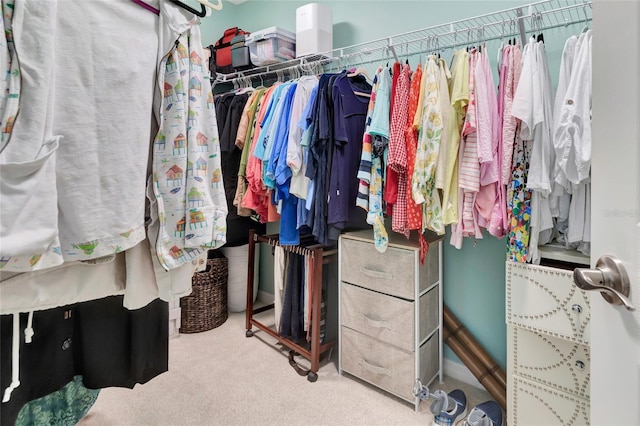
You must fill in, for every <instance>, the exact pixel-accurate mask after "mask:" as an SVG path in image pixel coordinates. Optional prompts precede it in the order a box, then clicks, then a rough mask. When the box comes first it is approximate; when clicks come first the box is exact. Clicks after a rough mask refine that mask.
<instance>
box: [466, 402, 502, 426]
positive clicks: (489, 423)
mask: <svg viewBox="0 0 640 426" xmlns="http://www.w3.org/2000/svg"><path fill="white" fill-rule="evenodd" d="M464 424H465V426H502V408H501V407H500V406H499V405H498V403H497V402H495V401H487V402H483V403H482V404H478V405H476V406H475V407H473V410H471V412H470V413H469V417H467V419H466V420H465V422H464Z"/></svg>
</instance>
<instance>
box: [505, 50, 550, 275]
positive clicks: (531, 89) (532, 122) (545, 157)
mask: <svg viewBox="0 0 640 426" xmlns="http://www.w3.org/2000/svg"><path fill="white" fill-rule="evenodd" d="M527 47H528V50H527V51H526V52H525V58H524V59H523V68H522V75H521V78H520V83H519V84H518V88H517V90H516V95H515V97H514V101H513V109H512V113H513V115H514V116H515V117H517V118H519V119H520V120H521V127H520V137H521V138H522V139H524V140H532V141H533V145H532V147H531V159H530V161H529V171H528V174H527V189H530V190H532V191H533V192H532V194H531V224H530V233H531V234H530V240H529V261H531V262H533V263H535V264H537V263H539V261H540V253H539V250H538V246H539V245H543V244H546V243H548V242H549V241H550V240H551V236H552V231H553V218H552V215H551V204H550V200H549V196H550V195H551V191H552V186H551V182H552V179H551V173H552V172H553V165H554V162H555V152H554V150H553V144H552V140H551V126H552V120H553V104H552V103H553V99H552V92H551V79H550V77H549V68H548V65H547V59H546V52H545V49H544V43H543V42H536V41H535V40H533V39H532V40H531V41H530V42H529V44H528V45H527Z"/></svg>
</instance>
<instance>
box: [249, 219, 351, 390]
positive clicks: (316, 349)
mask: <svg viewBox="0 0 640 426" xmlns="http://www.w3.org/2000/svg"><path fill="white" fill-rule="evenodd" d="M301 240H304V237H301ZM260 243H264V244H268V245H270V246H271V247H282V249H283V250H285V251H287V252H290V253H295V254H298V255H303V256H309V257H311V259H312V260H313V267H312V274H311V276H312V279H311V282H310V287H311V288H312V294H311V320H310V322H309V327H311V342H310V346H311V347H310V349H307V348H305V347H303V346H302V345H300V344H298V343H296V342H294V341H293V340H291V339H289V338H286V337H282V336H280V334H278V332H277V330H274V329H273V328H272V327H270V326H268V325H266V324H264V323H262V322H261V321H260V320H258V319H256V318H255V315H257V314H259V313H262V312H266V311H269V310H271V309H273V308H274V304H273V303H272V304H270V305H267V306H263V307H260V308H255V309H254V307H253V305H254V303H253V285H254V282H253V277H254V261H255V250H256V247H257V246H258V244H260ZM301 243H302V241H301ZM337 254H338V249H337V248H332V247H326V246H323V245H321V244H313V242H312V243H311V244H310V245H303V244H301V245H295V246H294V245H281V244H280V239H279V236H278V235H277V234H273V235H258V234H256V232H255V230H253V229H252V230H250V231H249V258H248V263H249V265H248V266H249V267H248V272H247V311H246V328H247V331H246V336H247V337H252V336H253V334H254V332H253V330H252V328H253V327H254V326H255V327H256V328H258V329H260V330H261V331H264V332H265V333H267V334H268V335H269V336H271V337H273V338H275V339H276V340H277V341H278V343H280V344H282V345H283V346H286V347H287V348H289V349H290V352H289V364H291V366H292V367H294V369H295V370H296V371H297V372H298V374H300V375H301V376H306V377H307V380H309V381H310V382H315V381H316V380H318V369H319V367H320V356H321V355H322V354H323V353H325V352H327V351H329V350H330V349H331V348H332V347H333V346H334V345H335V343H336V340H335V339H333V340H331V341H329V342H325V343H322V342H321V336H320V332H321V330H320V321H321V318H320V317H321V301H322V274H323V271H322V269H323V265H325V264H329V263H334V262H337ZM295 353H297V354H300V355H302V356H303V357H304V358H306V359H308V360H309V362H310V363H311V368H310V369H309V370H303V369H302V368H300V367H299V366H298V365H297V364H296V362H295V360H294V359H293V357H294V354H295Z"/></svg>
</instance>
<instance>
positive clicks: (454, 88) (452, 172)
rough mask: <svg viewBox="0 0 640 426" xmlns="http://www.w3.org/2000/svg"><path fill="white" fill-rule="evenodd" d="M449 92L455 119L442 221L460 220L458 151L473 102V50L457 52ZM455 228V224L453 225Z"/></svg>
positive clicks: (445, 181)
mask: <svg viewBox="0 0 640 426" xmlns="http://www.w3.org/2000/svg"><path fill="white" fill-rule="evenodd" d="M451 62H452V66H451V80H450V81H449V93H450V95H451V111H450V116H451V120H450V122H449V132H448V134H449V138H450V139H449V142H448V143H447V144H446V145H447V154H446V158H447V164H446V171H445V177H444V185H443V188H442V208H443V214H442V222H443V224H445V225H447V224H457V223H458V221H459V210H458V192H459V190H458V169H459V167H460V165H459V161H460V159H459V158H458V157H459V155H458V152H459V148H460V139H461V132H462V126H463V124H464V118H465V115H466V108H467V105H468V103H469V53H468V52H467V51H466V50H458V51H455V52H454V53H453V59H452V61H451ZM452 229H453V227H452Z"/></svg>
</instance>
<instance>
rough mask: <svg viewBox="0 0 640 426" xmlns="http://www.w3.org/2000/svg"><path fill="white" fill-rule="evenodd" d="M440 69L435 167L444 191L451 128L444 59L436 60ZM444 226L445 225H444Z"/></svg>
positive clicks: (447, 77)
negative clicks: (438, 123) (438, 139)
mask: <svg viewBox="0 0 640 426" xmlns="http://www.w3.org/2000/svg"><path fill="white" fill-rule="evenodd" d="M438 66H439V67H440V83H439V84H440V85H439V87H438V90H439V93H440V115H441V116H442V136H441V137H440V149H439V151H438V165H437V166H436V188H438V189H444V187H445V180H446V170H447V164H448V163H449V158H448V156H449V143H450V140H451V137H450V135H449V132H450V130H451V129H450V126H451V123H450V122H451V113H452V111H451V95H450V94H449V80H450V79H451V71H450V70H449V66H448V65H447V62H446V61H445V60H444V59H438ZM445 225H446V223H445Z"/></svg>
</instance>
